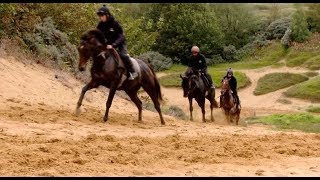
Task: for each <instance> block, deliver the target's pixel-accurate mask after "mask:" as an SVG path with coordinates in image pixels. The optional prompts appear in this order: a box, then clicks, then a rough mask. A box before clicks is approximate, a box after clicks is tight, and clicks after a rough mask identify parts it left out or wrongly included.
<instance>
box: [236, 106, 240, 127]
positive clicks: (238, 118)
mask: <svg viewBox="0 0 320 180" xmlns="http://www.w3.org/2000/svg"><path fill="white" fill-rule="evenodd" d="M239 120H240V110H239V109H238V112H237V119H236V125H238V124H239Z"/></svg>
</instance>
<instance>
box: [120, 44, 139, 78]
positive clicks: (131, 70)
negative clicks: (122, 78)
mask: <svg viewBox="0 0 320 180" xmlns="http://www.w3.org/2000/svg"><path fill="white" fill-rule="evenodd" d="M119 55H120V57H121V59H122V60H123V62H124V64H125V66H126V68H127V70H128V71H129V76H130V77H129V80H134V78H136V77H137V76H138V74H137V73H136V72H135V71H134V68H133V64H132V61H131V60H130V57H129V55H128V52H127V46H126V45H120V46H119Z"/></svg>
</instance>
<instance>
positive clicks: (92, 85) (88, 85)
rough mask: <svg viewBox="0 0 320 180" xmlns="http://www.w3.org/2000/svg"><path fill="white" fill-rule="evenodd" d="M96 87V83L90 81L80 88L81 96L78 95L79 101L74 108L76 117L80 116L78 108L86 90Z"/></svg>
mask: <svg viewBox="0 0 320 180" xmlns="http://www.w3.org/2000/svg"><path fill="white" fill-rule="evenodd" d="M96 87H98V86H97V84H96V82H95V81H93V80H92V79H91V81H90V82H89V83H88V84H87V85H85V86H84V87H83V88H82V90H81V94H80V97H79V100H78V103H77V108H76V115H77V116H78V115H80V106H81V105H82V101H83V98H84V95H85V94H86V92H87V91H88V90H90V89H93V88H96Z"/></svg>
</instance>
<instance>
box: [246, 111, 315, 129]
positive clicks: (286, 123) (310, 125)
mask: <svg viewBox="0 0 320 180" xmlns="http://www.w3.org/2000/svg"><path fill="white" fill-rule="evenodd" d="M247 121H248V123H250V124H255V123H262V124H266V125H274V126H275V127H276V128H277V129H280V130H283V129H285V130H287V129H296V130H301V131H304V132H312V133H320V116H317V115H312V114H309V113H296V114H274V115H271V116H264V117H254V118H247Z"/></svg>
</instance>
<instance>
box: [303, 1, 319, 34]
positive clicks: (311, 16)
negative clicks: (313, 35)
mask: <svg viewBox="0 0 320 180" xmlns="http://www.w3.org/2000/svg"><path fill="white" fill-rule="evenodd" d="M308 9H309V10H308V11H307V13H306V14H307V22H308V24H309V29H310V31H311V32H320V4H319V3H310V4H308Z"/></svg>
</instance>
